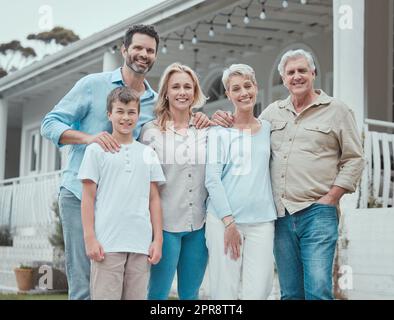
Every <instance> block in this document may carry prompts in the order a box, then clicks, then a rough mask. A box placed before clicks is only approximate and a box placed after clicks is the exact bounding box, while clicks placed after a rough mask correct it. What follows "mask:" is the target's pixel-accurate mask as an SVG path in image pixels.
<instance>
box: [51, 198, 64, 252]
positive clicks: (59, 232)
mask: <svg viewBox="0 0 394 320" xmlns="http://www.w3.org/2000/svg"><path fill="white" fill-rule="evenodd" d="M51 209H52V211H53V212H54V213H55V219H56V222H55V231H54V232H53V233H52V235H50V236H49V238H48V240H49V242H50V244H51V245H52V246H54V247H55V248H59V249H61V250H62V251H63V252H64V239H63V227H62V222H61V220H60V211H59V203H58V202H57V201H54V202H53V204H52V207H51Z"/></svg>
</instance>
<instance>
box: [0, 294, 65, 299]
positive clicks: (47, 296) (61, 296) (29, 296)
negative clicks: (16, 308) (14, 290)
mask: <svg viewBox="0 0 394 320" xmlns="http://www.w3.org/2000/svg"><path fill="white" fill-rule="evenodd" d="M0 300H67V294H0Z"/></svg>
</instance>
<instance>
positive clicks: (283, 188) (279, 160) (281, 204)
mask: <svg viewBox="0 0 394 320" xmlns="http://www.w3.org/2000/svg"><path fill="white" fill-rule="evenodd" d="M316 92H317V93H318V94H319V96H318V98H317V100H316V101H315V102H314V103H313V104H311V105H310V106H308V107H306V108H305V109H304V110H303V111H302V112H301V113H300V114H298V115H297V114H296V111H295V108H294V106H293V104H292V102H291V97H290V96H289V97H288V98H287V99H286V100H281V101H276V102H274V103H272V104H270V105H269V106H268V107H267V108H266V109H265V110H264V111H263V112H262V114H261V115H260V118H261V119H265V120H268V121H270V122H271V154H272V156H271V163H270V166H271V179H272V187H273V194H274V200H275V205H276V208H277V211H278V216H279V217H282V216H284V215H285V210H286V209H287V211H288V212H289V213H290V214H293V213H295V212H297V211H300V210H302V209H305V208H307V207H308V206H310V205H311V204H312V203H315V202H316V201H317V200H319V199H320V198H321V197H323V196H324V195H325V194H327V193H328V191H329V190H330V188H331V187H332V186H334V185H336V186H339V187H342V188H344V189H346V190H347V191H348V192H354V191H355V189H356V185H357V182H358V180H359V178H360V176H361V173H362V170H363V167H364V159H363V151H362V146H361V139H360V135H359V133H358V130H357V126H356V122H355V117H354V114H353V111H352V110H351V109H350V108H349V107H347V106H346V105H345V104H344V103H342V102H340V101H338V100H336V99H334V98H332V97H330V96H328V95H327V94H325V93H324V92H323V91H322V90H316Z"/></svg>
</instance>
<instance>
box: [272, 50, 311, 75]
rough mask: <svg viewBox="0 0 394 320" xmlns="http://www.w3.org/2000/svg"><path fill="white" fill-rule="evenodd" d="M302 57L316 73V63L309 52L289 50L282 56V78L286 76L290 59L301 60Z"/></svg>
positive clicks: (280, 72)
mask: <svg viewBox="0 0 394 320" xmlns="http://www.w3.org/2000/svg"><path fill="white" fill-rule="evenodd" d="M300 57H303V58H305V59H306V61H307V62H308V64H309V67H310V68H311V70H312V71H316V66H315V61H313V57H312V54H311V53H310V52H308V51H305V50H302V49H297V50H289V51H287V52H286V53H285V54H284V55H283V56H282V58H281V59H280V62H279V65H278V71H279V74H280V75H281V76H282V77H283V76H284V74H285V66H286V63H287V61H288V60H289V59H294V58H300Z"/></svg>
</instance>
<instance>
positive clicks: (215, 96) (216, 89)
mask: <svg viewBox="0 0 394 320" xmlns="http://www.w3.org/2000/svg"><path fill="white" fill-rule="evenodd" d="M207 95H208V97H209V100H208V102H214V101H218V100H222V99H225V98H226V95H225V90H224V86H223V84H222V75H221V74H220V75H219V76H218V77H217V78H215V80H214V81H213V82H212V84H211V85H210V86H209V88H208V94H207Z"/></svg>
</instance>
